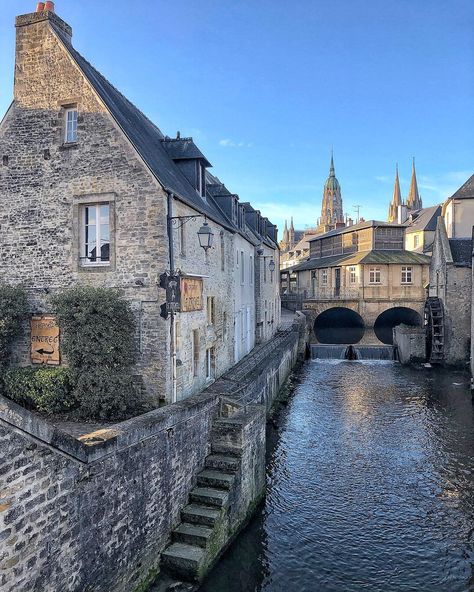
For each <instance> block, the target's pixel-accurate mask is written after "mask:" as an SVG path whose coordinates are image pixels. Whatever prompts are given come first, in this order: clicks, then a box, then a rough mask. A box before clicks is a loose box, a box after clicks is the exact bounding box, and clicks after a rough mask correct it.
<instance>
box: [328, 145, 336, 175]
mask: <svg viewBox="0 0 474 592" xmlns="http://www.w3.org/2000/svg"><path fill="white" fill-rule="evenodd" d="M329 176H330V177H335V176H336V169H335V168H334V152H333V150H332V149H331V165H330V167H329Z"/></svg>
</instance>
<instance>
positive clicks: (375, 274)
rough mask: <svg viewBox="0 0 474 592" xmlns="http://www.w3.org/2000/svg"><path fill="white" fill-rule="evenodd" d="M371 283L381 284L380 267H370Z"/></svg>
mask: <svg viewBox="0 0 474 592" xmlns="http://www.w3.org/2000/svg"><path fill="white" fill-rule="evenodd" d="M369 284H380V267H371V268H370V269H369Z"/></svg>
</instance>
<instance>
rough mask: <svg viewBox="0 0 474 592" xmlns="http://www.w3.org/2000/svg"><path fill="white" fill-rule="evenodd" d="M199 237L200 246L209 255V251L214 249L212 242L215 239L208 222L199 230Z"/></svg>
mask: <svg viewBox="0 0 474 592" xmlns="http://www.w3.org/2000/svg"><path fill="white" fill-rule="evenodd" d="M198 237H199V244H200V246H201V247H202V248H203V249H204V251H205V252H206V253H207V251H208V249H210V248H211V247H212V241H213V239H214V234H213V232H212V230H211V228H210V226H209V224H208V223H207V220H206V221H205V222H204V224H203V225H202V226H201V228H200V229H199V231H198Z"/></svg>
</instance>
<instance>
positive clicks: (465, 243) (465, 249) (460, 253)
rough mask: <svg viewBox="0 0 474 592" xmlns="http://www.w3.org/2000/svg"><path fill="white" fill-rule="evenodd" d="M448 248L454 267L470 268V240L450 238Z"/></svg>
mask: <svg viewBox="0 0 474 592" xmlns="http://www.w3.org/2000/svg"><path fill="white" fill-rule="evenodd" d="M449 246H450V248H451V255H452V256H453V263H454V265H457V266H459V267H464V266H466V267H472V240H471V239H470V238H450V239H449Z"/></svg>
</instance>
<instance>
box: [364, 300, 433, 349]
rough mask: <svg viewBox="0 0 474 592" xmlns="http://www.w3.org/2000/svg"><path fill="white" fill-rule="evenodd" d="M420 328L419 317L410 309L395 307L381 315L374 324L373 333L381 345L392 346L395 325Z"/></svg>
mask: <svg viewBox="0 0 474 592" xmlns="http://www.w3.org/2000/svg"><path fill="white" fill-rule="evenodd" d="M401 324H404V325H410V326H412V327H421V324H422V320H421V316H420V315H419V314H418V313H417V312H416V310H413V309H412V308H407V307H405V306H396V307H395V308H389V309H388V310H385V311H384V312H383V313H381V314H380V315H379V316H378V317H377V320H376V321H375V323H374V332H375V335H376V336H377V339H379V340H380V341H381V342H382V343H386V344H387V345H393V328H394V327H396V326H397V325H401Z"/></svg>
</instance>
